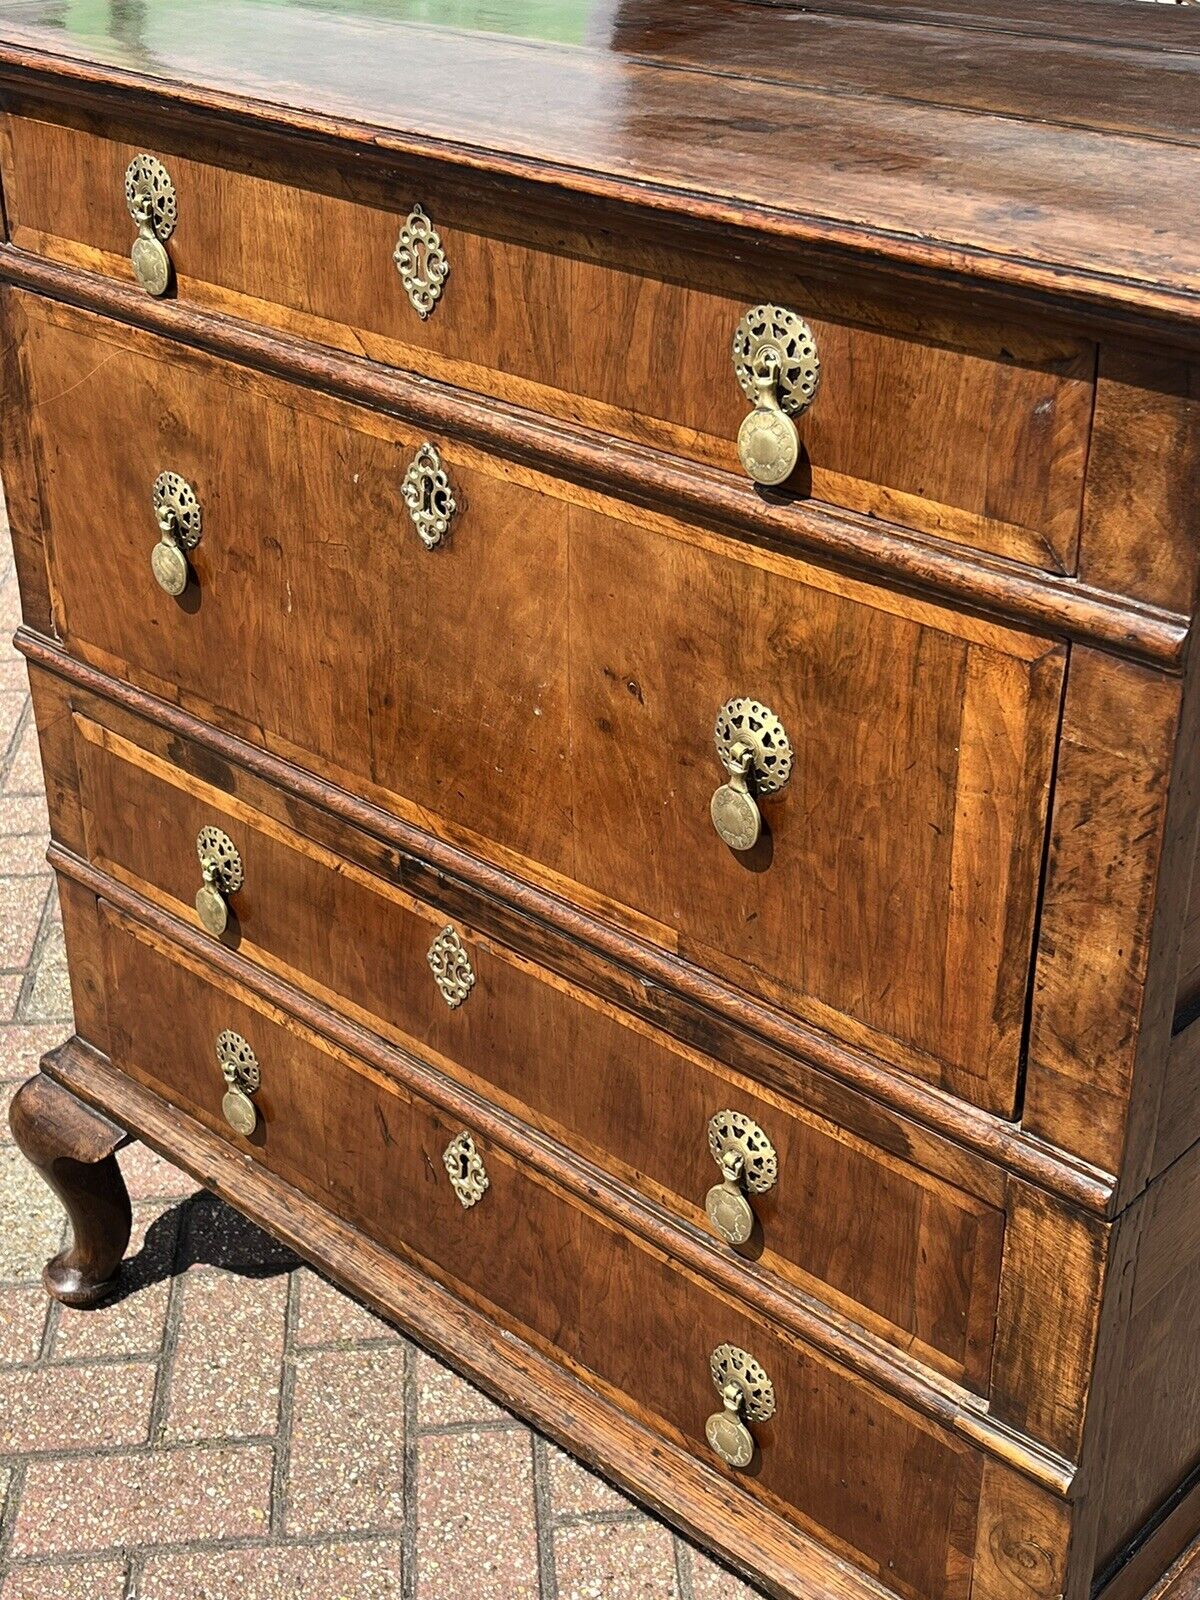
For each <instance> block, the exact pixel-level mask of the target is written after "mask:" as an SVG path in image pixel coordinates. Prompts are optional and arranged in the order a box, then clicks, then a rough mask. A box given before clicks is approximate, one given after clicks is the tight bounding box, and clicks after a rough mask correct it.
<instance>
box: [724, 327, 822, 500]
mask: <svg viewBox="0 0 1200 1600" xmlns="http://www.w3.org/2000/svg"><path fill="white" fill-rule="evenodd" d="M733 370H734V374H735V375H736V377H737V380H738V383H739V384H740V385H741V388H742V392H743V393H744V394H745V396H746V398H747V399H748V400H749V401H750V404H751V406H752V407H753V410H752V411H751V412H750V415H749V416H748V417H745V418H743V420H742V425H741V427H740V428H739V429H738V457H739V459H740V461H741V463H742V466H743V467H744V468H745V469H746V471H747V473H749V475H750V477H751V478H753V479H754V481H755V483H761V484H763V485H764V486H765V487H767V488H774V487H776V486H778V485H779V484H781V483H784V482H786V481H787V479H788V478H790V477H791V475H792V473H793V472H794V471H795V470H796V463H797V462H798V461H799V459H800V434H799V432H798V430H797V428H796V424H795V422H794V421H793V418H794V417H797V416H799V415H800V413H801V412H802V411H806V410H807V409H808V407H809V406H810V405H811V404H812V402H813V400H814V399H815V398H816V393H817V386H818V384H819V382H820V379H821V362H820V358H819V356H818V355H817V345H816V340H815V339H814V337H813V331H812V329H811V328H810V327H809V325H808V323H807V322H805V320H804V318H803V317H801V316H798V315H797V313H796V312H794V311H789V310H788V309H787V307H786V306H773V305H761V306H753V307H751V309H750V310H749V311H747V312H746V313H745V315H744V316H743V317H742V319H741V321H740V322H739V323H738V325H737V327H736V329H735V330H734V334H733Z"/></svg>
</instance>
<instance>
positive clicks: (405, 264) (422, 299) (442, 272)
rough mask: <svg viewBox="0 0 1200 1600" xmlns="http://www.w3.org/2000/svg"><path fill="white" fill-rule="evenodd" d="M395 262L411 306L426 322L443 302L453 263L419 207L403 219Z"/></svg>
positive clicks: (395, 251)
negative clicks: (443, 292) (442, 298)
mask: <svg viewBox="0 0 1200 1600" xmlns="http://www.w3.org/2000/svg"><path fill="white" fill-rule="evenodd" d="M392 260H393V261H394V262H395V263H396V271H397V272H398V273H399V274H400V281H401V283H402V284H403V285H404V292H405V294H406V295H407V296H408V299H409V304H410V305H411V306H412V308H413V310H414V311H415V312H416V313H417V315H418V316H419V317H420V319H421V321H422V322H424V321H425V318H426V317H427V316H428V315H429V313H430V312H431V311H432V310H433V308H434V306H435V305H437V303H438V301H439V300H440V299H441V295H442V289H443V287H444V285H445V282H446V279H447V277H448V276H449V274H450V262H449V261H448V260H447V258H446V251H445V249H444V248H443V246H442V236H441V234H440V233H439V232H438V231H437V229H436V228H435V227H434V225H433V223H432V222H431V221H430V219H429V218H428V217H427V216H426V215H425V212H424V210H423V209H422V208H421V207H420V206H414V207H413V208H412V210H411V211H410V212H409V214H408V216H407V217H406V218H405V219H404V226H403V227H402V228H401V229H400V238H399V239H398V240H397V243H396V248H395V250H394V251H393V252H392Z"/></svg>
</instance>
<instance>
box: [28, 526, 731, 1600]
mask: <svg viewBox="0 0 1200 1600" xmlns="http://www.w3.org/2000/svg"><path fill="white" fill-rule="evenodd" d="M0 536H2V537H3V543H2V545H0V636H2V637H3V639H4V640H7V639H8V637H9V636H10V635H11V633H12V630H13V628H14V626H15V625H16V622H17V595H16V586H15V582H14V580H13V578H12V574H11V570H10V561H11V558H10V556H9V554H8V548H7V535H6V534H4V532H3V526H2V514H0ZM0 751H3V757H2V759H0V1110H5V1109H6V1108H7V1104H8V1101H9V1099H10V1098H11V1096H12V1093H13V1091H14V1090H15V1088H16V1086H17V1084H18V1083H19V1082H21V1081H22V1079H24V1078H25V1077H27V1076H28V1075H29V1074H30V1073H31V1072H32V1071H33V1070H34V1068H35V1066H36V1064H37V1059H38V1057H39V1055H40V1054H41V1053H42V1052H43V1051H44V1050H47V1049H49V1048H50V1047H51V1046H52V1045H55V1044H57V1043H58V1042H59V1040H61V1039H62V1038H64V1037H65V1036H66V1034H67V1032H68V1031H69V1027H70V1010H71V1001H70V992H69V989H68V985H67V977H66V967H65V963H64V960H63V947H62V928H61V924H60V922H59V918H58V909H57V903H56V898H55V894H54V890H53V886H52V883H51V878H50V874H49V872H48V870H47V868H46V863H45V860H44V854H45V849H46V840H47V822H46V808H45V802H44V799H43V797H42V792H41V772H40V768H39V764H38V756H37V744H36V738H35V735H34V729H33V722H32V718H31V716H30V709H29V700H28V695H27V692H26V681H25V672H24V667H23V665H22V664H21V662H20V660H19V658H18V657H17V656H16V655H15V654H14V653H13V652H11V650H10V649H9V648H8V646H7V645H4V646H3V647H2V648H0ZM8 1138H9V1135H8V1120H7V1116H4V1117H2V1118H0V1600H301V1597H302V1600H359V1597H363V1600H366V1597H370V1600H386V1597H387V1596H393V1595H394V1596H397V1597H403V1600H468V1597H470V1600H554V1597H558V1600H754V1596H753V1594H752V1591H751V1590H750V1589H748V1588H746V1587H745V1586H744V1585H743V1584H741V1583H739V1582H738V1581H737V1580H736V1579H734V1578H732V1577H730V1576H729V1575H728V1574H727V1573H725V1572H724V1571H723V1570H721V1569H720V1568H718V1567H716V1566H715V1565H713V1564H712V1563H711V1562H710V1561H708V1560H707V1559H705V1558H704V1557H703V1556H701V1555H700V1554H699V1553H697V1552H695V1551H693V1550H692V1549H691V1548H689V1546H688V1545H686V1544H685V1543H684V1542H683V1541H681V1540H678V1539H676V1538H675V1537H674V1536H673V1535H672V1534H671V1532H670V1530H669V1529H667V1528H665V1527H664V1526H662V1524H660V1523H658V1522H657V1521H655V1520H654V1519H653V1518H651V1517H649V1516H646V1515H644V1514H643V1513H642V1512H640V1511H639V1510H637V1509H636V1508H635V1507H634V1506H632V1505H631V1504H630V1503H629V1501H627V1500H625V1499H623V1498H622V1497H621V1496H620V1495H619V1494H617V1493H616V1492H615V1491H614V1490H613V1489H610V1488H609V1487H608V1486H607V1485H606V1484H604V1483H602V1482H600V1480H599V1479H597V1478H595V1477H593V1476H592V1475H591V1474H590V1473H588V1472H585V1471H584V1470H583V1468H582V1467H580V1466H578V1465H577V1464H576V1463H574V1462H573V1461H571V1460H570V1459H569V1458H568V1457H567V1456H565V1455H563V1454H561V1453H560V1452H559V1451H557V1450H556V1449H555V1448H554V1447H553V1446H552V1445H550V1444H548V1443H547V1442H546V1441H545V1440H543V1439H541V1438H539V1437H538V1436H537V1435H536V1434H533V1433H531V1432H530V1431H529V1430H528V1429H527V1428H525V1427H524V1426H523V1424H521V1423H520V1422H518V1421H516V1420H515V1419H514V1418H513V1417H511V1416H509V1415H508V1414H507V1413H505V1412H503V1411H500V1410H498V1409H497V1408H496V1407H495V1406H494V1405H492V1404H491V1403H490V1402H489V1401H488V1400H487V1399H485V1398H484V1396H483V1395H481V1394H480V1393H478V1391H477V1390H475V1389H473V1388H472V1387H471V1386H470V1385H469V1384H467V1383H464V1382H463V1381H462V1380H461V1379H460V1378H458V1377H456V1376H455V1375H454V1374H453V1373H451V1372H449V1371H448V1370H447V1369H446V1368H445V1367H443V1366H441V1365H440V1364H439V1363H438V1362H436V1361H435V1360H433V1359H432V1358H431V1357H430V1356H428V1355H426V1354H425V1353H424V1352H423V1351H421V1350H419V1349H417V1348H416V1347H415V1346H413V1345H411V1344H409V1343H408V1342H407V1340H405V1339H402V1338H400V1336H399V1335H398V1334H396V1333H395V1332H394V1331H393V1330H392V1329H390V1328H389V1327H387V1326H386V1325H385V1324H384V1323H382V1322H380V1321H378V1320H377V1319H376V1318H375V1317H373V1316H372V1315H371V1314H370V1313H369V1312H367V1311H366V1310H364V1309H363V1308H362V1307H361V1306H359V1305H358V1304H357V1303H356V1302H354V1301H353V1300H350V1299H348V1298H347V1297H346V1296H345V1295H343V1294H341V1293H340V1292H339V1291H338V1290H336V1289H334V1288H333V1287H332V1286H331V1285H329V1284H328V1283H326V1282H324V1281H323V1280H322V1279H321V1278H319V1277H318V1276H317V1275H316V1274H315V1273H313V1272H311V1271H310V1270H309V1269H308V1268H306V1267H302V1266H300V1265H299V1264H298V1263H297V1262H296V1261H295V1259H294V1258H293V1257H291V1256H290V1255H289V1254H288V1253H287V1252H285V1251H283V1250H281V1249H280V1248H279V1247H277V1246H276V1245H274V1244H273V1243H272V1241H271V1240H269V1239H268V1238H267V1237H266V1236H265V1235H264V1234H262V1233H260V1232H259V1231H258V1230H257V1229H256V1228H253V1227H251V1226H250V1225H249V1224H248V1223H246V1222H244V1221H243V1220H242V1219H241V1218H239V1217H238V1216H237V1215H236V1214H235V1213H234V1212H232V1211H230V1210H229V1209H228V1208H227V1207H225V1206H223V1205H222V1204H220V1203H219V1202H218V1201H216V1200H214V1199H213V1198H212V1197H211V1196H208V1195H205V1194H204V1193H203V1192H198V1191H197V1190H196V1187H195V1185H194V1184H193V1183H192V1182H191V1181H190V1180H189V1179H188V1178H186V1177H184V1176H183V1174H181V1173H179V1172H177V1171H176V1170H175V1169H174V1168H172V1167H170V1166H168V1165H167V1164H166V1163H165V1162H163V1161H160V1160H158V1159H157V1158H156V1157H153V1156H151V1155H150V1153H149V1152H148V1151H146V1150H144V1149H142V1148H141V1147H134V1148H132V1149H130V1150H128V1151H126V1152H124V1153H123V1155H122V1158H121V1159H122V1165H123V1167H124V1169H125V1175H126V1178H127V1180H128V1183H129V1188H130V1193H131V1195H132V1197H133V1201H134V1214H135V1222H134V1228H135V1232H134V1239H133V1243H132V1245H131V1247H130V1255H129V1258H128V1259H127V1262H126V1267H125V1278H124V1280H123V1282H122V1285H121V1288H120V1292H119V1294H118V1296H117V1298H116V1299H114V1300H113V1301H112V1302H111V1303H110V1304H108V1305H106V1306H104V1307H102V1308H100V1309H99V1310H96V1311H91V1312H80V1311H67V1310H64V1309H62V1308H61V1307H58V1306H51V1305H50V1303H49V1302H48V1301H47V1299H46V1297H45V1295H44V1294H43V1293H42V1290H41V1288H40V1285H39V1283H38V1274H39V1272H40V1270H41V1265H42V1262H43V1261H44V1260H45V1258H46V1257H47V1256H48V1255H50V1254H51V1253H52V1252H53V1251H54V1249H56V1248H57V1246H58V1244H59V1241H60V1238H61V1233H62V1226H63V1223H62V1214H61V1212H60V1211H59V1209H58V1207H57V1204H56V1202H55V1201H54V1200H53V1198H52V1196H51V1195H50V1192H49V1190H48V1189H46V1188H45V1186H44V1185H43V1184H42V1182H41V1180H40V1179H39V1178H38V1177H37V1176H36V1175H35V1173H34V1172H33V1170H32V1168H31V1167H29V1166H28V1165H27V1164H26V1163H25V1162H24V1161H23V1160H22V1159H21V1157H20V1155H19V1154H18V1152H17V1150H16V1149H15V1148H14V1147H13V1145H12V1144H11V1142H7V1141H8Z"/></svg>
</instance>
